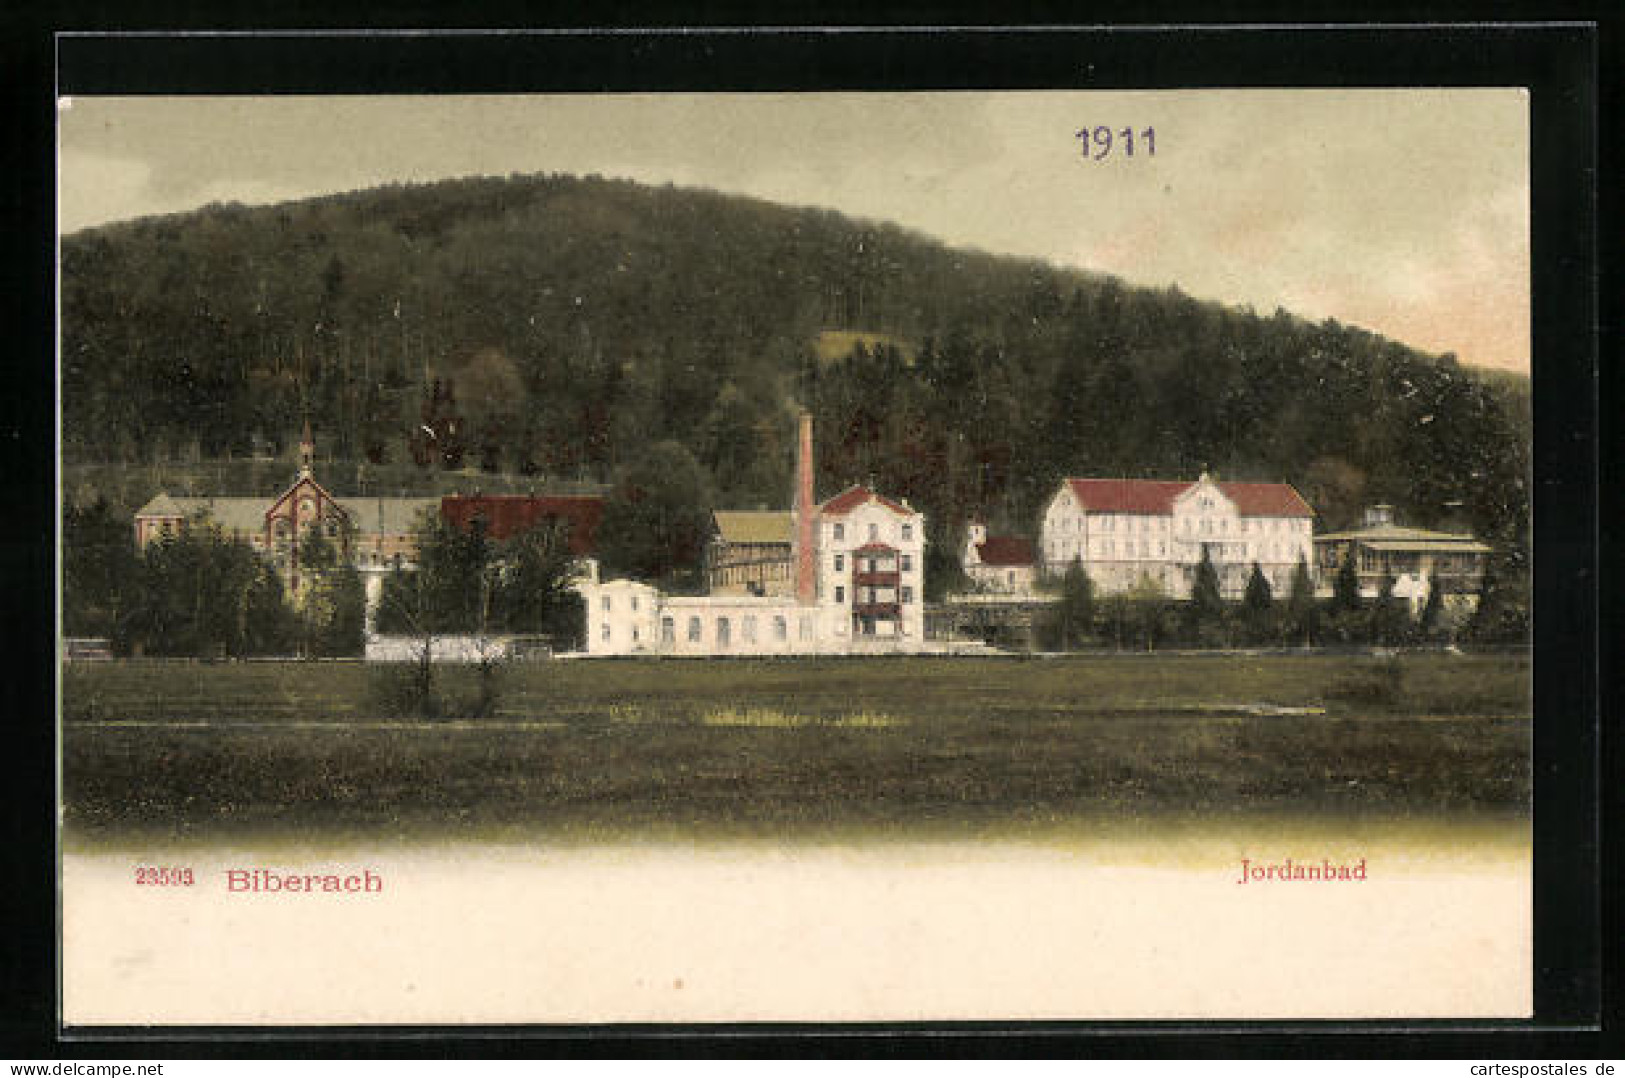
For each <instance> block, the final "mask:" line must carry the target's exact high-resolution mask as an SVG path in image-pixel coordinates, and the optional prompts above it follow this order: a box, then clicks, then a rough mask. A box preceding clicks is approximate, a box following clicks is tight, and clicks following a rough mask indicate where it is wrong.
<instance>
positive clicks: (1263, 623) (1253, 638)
mask: <svg viewBox="0 0 1625 1078" xmlns="http://www.w3.org/2000/svg"><path fill="white" fill-rule="evenodd" d="M1241 611H1242V618H1243V621H1244V622H1245V624H1246V627H1247V639H1248V642H1249V643H1253V644H1262V643H1265V642H1266V641H1268V640H1270V639H1271V638H1272V637H1273V636H1274V635H1275V603H1274V596H1273V595H1272V594H1271V593H1270V582H1269V581H1268V580H1266V579H1265V578H1264V570H1263V569H1261V568H1259V565H1258V563H1257V562H1256V561H1255V562H1253V572H1252V575H1251V576H1249V577H1248V578H1247V591H1246V593H1245V594H1244V595H1243V596H1242V599H1241Z"/></svg>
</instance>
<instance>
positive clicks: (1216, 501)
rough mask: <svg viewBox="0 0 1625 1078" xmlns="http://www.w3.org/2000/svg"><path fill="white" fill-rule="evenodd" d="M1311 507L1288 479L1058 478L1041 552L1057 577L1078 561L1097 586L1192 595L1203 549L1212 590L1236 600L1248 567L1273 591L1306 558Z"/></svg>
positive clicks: (1282, 589)
mask: <svg viewBox="0 0 1625 1078" xmlns="http://www.w3.org/2000/svg"><path fill="white" fill-rule="evenodd" d="M1314 516H1315V512H1314V510H1313V509H1312V508H1310V506H1309V503H1308V502H1306V501H1304V499H1303V496H1302V495H1301V494H1299V493H1298V492H1297V491H1296V490H1295V489H1293V487H1292V486H1291V485H1290V484H1288V483H1232V482H1219V481H1218V480H1215V479H1213V478H1212V477H1211V476H1209V475H1208V474H1207V473H1206V472H1203V473H1202V475H1201V476H1200V477H1198V478H1197V479H1196V480H1195V481H1194V482H1191V481H1180V480H1160V479H1093V478H1081V479H1079V478H1074V479H1065V480H1062V482H1061V486H1060V489H1059V490H1057V491H1056V493H1055V495H1054V497H1052V498H1051V499H1050V502H1049V505H1048V506H1047V507H1046V509H1045V511H1044V517H1043V522H1042V529H1041V530H1042V536H1041V539H1040V544H1039V545H1040V556H1041V558H1042V562H1043V564H1044V566H1045V568H1046V569H1047V570H1048V571H1049V572H1050V573H1053V574H1060V573H1063V572H1065V571H1066V568H1067V567H1068V566H1069V565H1072V564H1073V563H1077V564H1080V565H1082V566H1083V568H1084V569H1085V570H1086V571H1087V572H1088V573H1089V575H1090V578H1091V579H1092V580H1093V582H1094V584H1095V587H1096V589H1097V590H1098V591H1100V592H1102V593H1105V594H1111V593H1115V592H1125V591H1131V590H1155V591H1161V592H1162V593H1163V594H1166V595H1169V596H1172V597H1174V598H1185V597H1188V596H1189V595H1190V589H1191V584H1192V582H1193V581H1194V579H1195V574H1196V567H1197V565H1198V564H1200V562H1201V560H1202V558H1203V556H1204V554H1205V555H1206V556H1207V558H1208V559H1209V560H1210V561H1211V562H1212V563H1213V566H1214V568H1215V570H1217V572H1218V576H1219V587H1220V591H1221V592H1222V593H1223V594H1224V595H1225V596H1226V597H1229V598H1239V597H1240V596H1241V594H1242V593H1243V591H1244V590H1245V589H1246V586H1247V579H1248V577H1249V576H1250V575H1251V573H1252V567H1253V566H1254V565H1255V564H1256V565H1257V566H1258V567H1259V569H1260V570H1262V571H1263V573H1264V577H1265V579H1266V580H1268V581H1269V584H1270V587H1271V589H1272V590H1273V591H1274V592H1275V594H1277V595H1281V596H1285V595H1286V593H1287V590H1288V589H1289V588H1290V587H1291V580H1292V574H1293V571H1294V570H1295V569H1296V567H1297V565H1298V563H1299V561H1302V562H1304V563H1305V564H1306V565H1310V564H1312V559H1313V542H1314V537H1313V529H1314Z"/></svg>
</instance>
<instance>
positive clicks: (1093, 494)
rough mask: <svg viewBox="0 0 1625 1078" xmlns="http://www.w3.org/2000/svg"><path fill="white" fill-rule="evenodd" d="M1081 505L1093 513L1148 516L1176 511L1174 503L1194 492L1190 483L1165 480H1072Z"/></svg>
mask: <svg viewBox="0 0 1625 1078" xmlns="http://www.w3.org/2000/svg"><path fill="white" fill-rule="evenodd" d="M1066 483H1067V486H1069V487H1070V488H1071V489H1072V496H1073V497H1074V498H1076V499H1077V501H1078V504H1079V505H1081V506H1083V507H1084V508H1085V509H1087V510H1089V511H1090V512H1091V513H1147V514H1151V515H1157V516H1160V515H1163V514H1166V513H1172V512H1173V511H1174V499H1175V498H1177V497H1179V496H1180V495H1181V494H1183V493H1185V492H1186V491H1187V490H1189V489H1190V488H1191V485H1192V484H1190V483H1187V482H1170V481H1168V480H1162V479H1068V480H1067V481H1066Z"/></svg>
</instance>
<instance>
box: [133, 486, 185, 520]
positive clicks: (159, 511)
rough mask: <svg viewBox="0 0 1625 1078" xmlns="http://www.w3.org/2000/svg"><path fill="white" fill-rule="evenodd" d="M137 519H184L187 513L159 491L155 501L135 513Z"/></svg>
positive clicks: (164, 493)
mask: <svg viewBox="0 0 1625 1078" xmlns="http://www.w3.org/2000/svg"><path fill="white" fill-rule="evenodd" d="M135 515H136V516H137V517H183V516H185V515H186V511H185V510H183V509H182V508H181V507H180V506H179V505H177V504H176V503H175V499H174V498H171V497H170V496H169V495H168V494H167V493H166V492H164V491H159V492H158V493H157V494H156V495H154V496H153V499H152V500H151V501H149V502H148V503H147V504H146V505H143V506H142V507H141V508H140V509H137V510H136V511H135Z"/></svg>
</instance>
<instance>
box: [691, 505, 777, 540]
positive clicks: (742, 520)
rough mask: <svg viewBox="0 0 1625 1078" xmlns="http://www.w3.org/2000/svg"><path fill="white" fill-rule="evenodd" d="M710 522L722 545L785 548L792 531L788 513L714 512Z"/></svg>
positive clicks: (775, 511) (769, 511)
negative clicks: (713, 525)
mask: <svg viewBox="0 0 1625 1078" xmlns="http://www.w3.org/2000/svg"><path fill="white" fill-rule="evenodd" d="M711 519H712V520H713V521H715V522H716V528H717V536H718V537H719V538H721V540H722V541H723V542H724V543H742V544H743V543H748V544H752V545H763V544H768V543H774V544H783V545H784V546H789V545H790V541H791V533H792V532H794V531H795V514H793V513H791V512H790V511H789V510H771V509H717V510H715V511H713V512H712V514H711Z"/></svg>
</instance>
